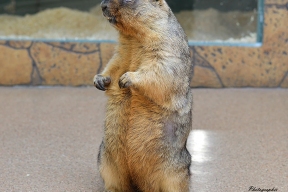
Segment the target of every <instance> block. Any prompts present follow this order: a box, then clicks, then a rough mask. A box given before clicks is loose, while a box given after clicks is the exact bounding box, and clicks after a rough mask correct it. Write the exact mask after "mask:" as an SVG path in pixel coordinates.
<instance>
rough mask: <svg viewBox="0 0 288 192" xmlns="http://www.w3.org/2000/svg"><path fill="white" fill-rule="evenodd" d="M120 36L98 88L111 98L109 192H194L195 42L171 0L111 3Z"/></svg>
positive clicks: (106, 145)
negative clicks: (190, 40)
mask: <svg viewBox="0 0 288 192" xmlns="http://www.w3.org/2000/svg"><path fill="white" fill-rule="evenodd" d="M101 6H102V11H103V15H104V16H105V17H106V18H107V19H108V21H109V22H110V23H111V24H112V25H113V26H114V27H115V28H116V29H117V30H118V31H119V44H118V46H117V48H116V50H115V54H114V56H113V57H112V59H111V60H110V61H109V63H108V64H107V66H106V68H105V69H104V71H103V72H102V73H101V74H98V75H95V77H94V85H95V86H96V88H98V89H100V90H102V91H106V94H107V96H108V102H107V111H106V113H107V114H106V120H105V128H104V138H103V142H102V144H101V146H100V150H99V155H98V163H99V170H100V174H101V177H102V178H103V180H104V184H105V190H106V191H109V192H187V191H189V183H190V182H189V180H190V171H189V167H190V164H191V156H190V154H189V152H188V150H187V148H186V142H187V138H188V135H189V133H190V130H191V127H192V126H191V118H192V117H191V105H192V95H191V88H190V86H189V83H190V73H191V70H192V66H191V58H190V51H189V46H188V42H187V37H186V35H185V33H184V31H183V29H182V27H181V26H180V24H179V23H178V21H177V19H176V18H175V16H174V14H173V13H172V11H171V9H170V8H169V6H168V5H167V3H166V2H165V0H104V1H102V3H101Z"/></svg>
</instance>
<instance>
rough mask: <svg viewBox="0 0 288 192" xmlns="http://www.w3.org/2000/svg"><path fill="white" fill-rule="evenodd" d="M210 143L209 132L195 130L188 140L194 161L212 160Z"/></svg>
mask: <svg viewBox="0 0 288 192" xmlns="http://www.w3.org/2000/svg"><path fill="white" fill-rule="evenodd" d="M209 147H210V143H209V140H208V132H207V131H204V130H193V131H192V132H191V133H190V137H189V139H188V142H187V148H188V149H189V151H190V153H191V155H192V161H193V162H197V163H203V162H207V161H211V157H210V156H209Z"/></svg>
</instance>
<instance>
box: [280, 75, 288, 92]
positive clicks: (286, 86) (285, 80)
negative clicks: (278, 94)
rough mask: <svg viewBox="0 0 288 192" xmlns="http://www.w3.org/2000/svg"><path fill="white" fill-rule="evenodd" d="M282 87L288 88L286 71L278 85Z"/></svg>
mask: <svg viewBox="0 0 288 192" xmlns="http://www.w3.org/2000/svg"><path fill="white" fill-rule="evenodd" d="M280 86H281V87H282V88H288V72H287V73H286V75H285V76H284V79H283V81H282V82H281V85H280Z"/></svg>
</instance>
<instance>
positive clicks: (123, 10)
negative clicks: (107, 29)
mask: <svg viewBox="0 0 288 192" xmlns="http://www.w3.org/2000/svg"><path fill="white" fill-rule="evenodd" d="M101 7H102V11H103V15H104V16H105V17H106V18H107V19H108V21H109V22H110V23H111V24H112V25H113V26H114V27H115V28H116V29H117V30H119V31H120V32H122V33H124V34H126V35H135V34H138V35H139V33H140V34H141V33H146V32H147V29H152V30H154V29H156V28H157V27H161V25H162V24H163V23H165V22H166V21H167V18H168V17H170V16H171V14H173V13H172V11H171V10H170V8H169V6H168V5H167V3H166V2H165V0H103V1H102V3H101ZM159 25H160V26H159ZM162 27H163V26H162Z"/></svg>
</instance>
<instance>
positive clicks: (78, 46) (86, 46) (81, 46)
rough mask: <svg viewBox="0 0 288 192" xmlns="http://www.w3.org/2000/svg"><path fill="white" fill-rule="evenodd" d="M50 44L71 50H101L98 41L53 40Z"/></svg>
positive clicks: (86, 51)
mask: <svg viewBox="0 0 288 192" xmlns="http://www.w3.org/2000/svg"><path fill="white" fill-rule="evenodd" d="M48 44H50V45H53V46H54V47H59V48H62V49H64V50H66V51H71V52H79V53H90V52H95V51H99V44H97V43H77V42H67V43H66V42H51V43H48Z"/></svg>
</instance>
